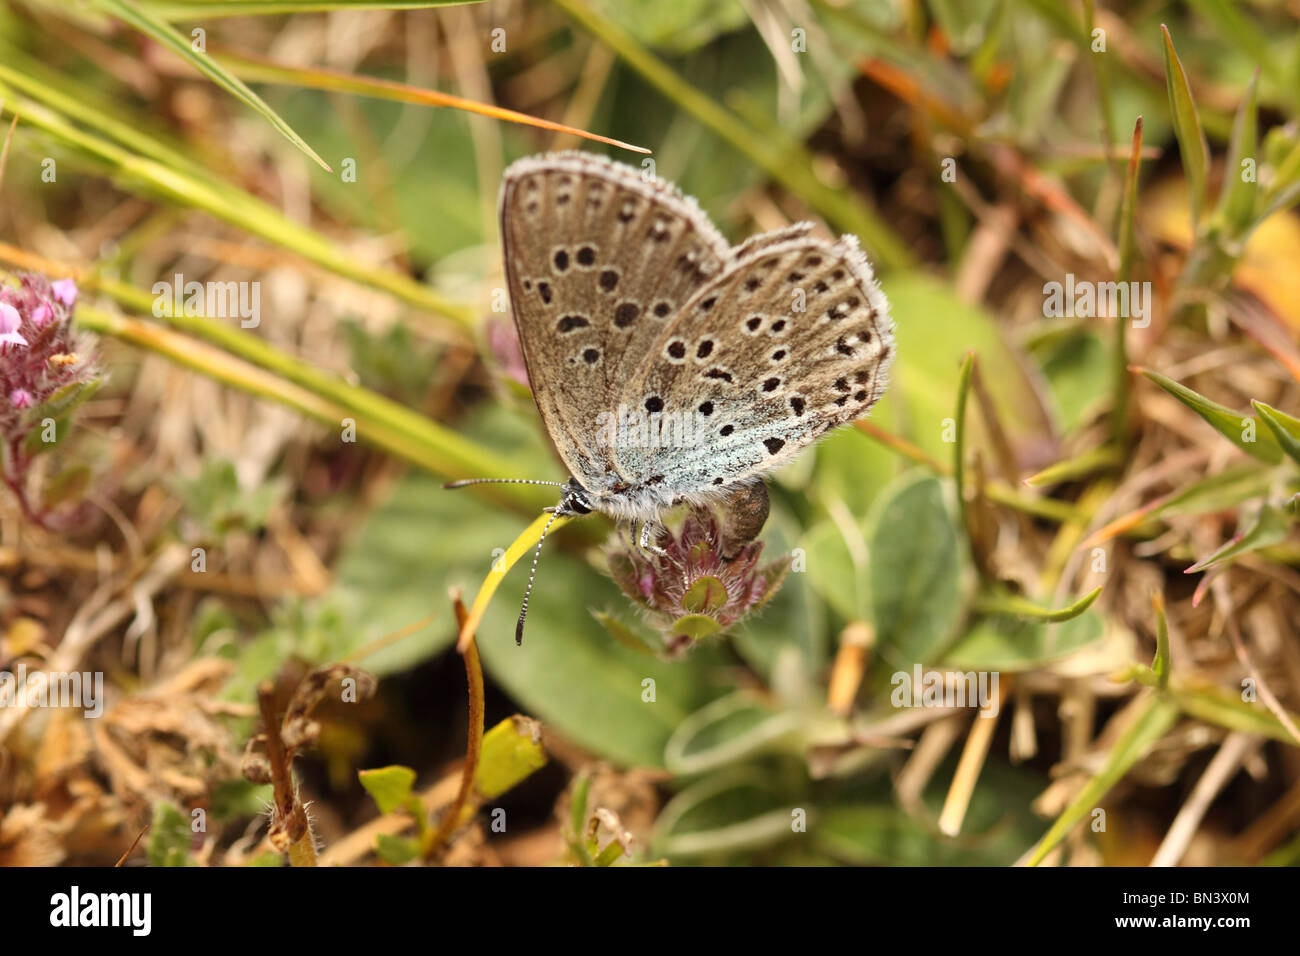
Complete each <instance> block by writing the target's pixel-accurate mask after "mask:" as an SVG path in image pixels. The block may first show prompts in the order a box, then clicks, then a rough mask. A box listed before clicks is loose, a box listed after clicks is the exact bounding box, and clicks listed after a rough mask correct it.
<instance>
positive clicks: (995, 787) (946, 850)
mask: <svg viewBox="0 0 1300 956" xmlns="http://www.w3.org/2000/svg"><path fill="white" fill-rule="evenodd" d="M955 768H956V760H955V759H950V760H948V761H945V762H944V764H942V765H940V767H939V768H938V769H937V770H936V772H935V773H934V776H933V778H932V781H933V782H932V783H931V784H930V786H928V787H927V788H926V792H925V802H924V807H925V810H926V811H928V812H927V813H922V814H909V813H908V812H907V811H905V810H903V809H901V808H900V807H898V806H896V805H895V803H894V800H893V798H892V795H891V794H890V793H888V792H877V791H879V790H881V789H883V788H881V787H879V786H877V787H875V788H873V790H872V791H868V792H864V793H862V794H860V795H858V796H857V799H855V800H853V801H852V802H849V801H847V800H844V799H843V798H840V799H839V800H837V802H836V804H834V805H831V806H827V807H825V808H822V809H819V810H818V813H817V825H816V826H815V827H810V828H809V835H810V836H811V837H812V838H813V841H814V842H815V844H816V845H817V846H818V848H819V849H821V850H822V851H823V852H825V853H828V854H830V856H831V857H833V858H834V860H835V861H837V862H841V863H849V864H853V865H857V866H1010V865H1011V864H1013V863H1014V862H1015V861H1016V858H1017V857H1018V856H1020V854H1022V853H1023V852H1024V848H1025V847H1026V846H1029V845H1031V844H1032V843H1033V841H1034V840H1036V839H1037V838H1038V837H1039V836H1041V835H1042V833H1043V830H1044V829H1045V827H1044V824H1043V823H1042V821H1041V820H1039V819H1038V818H1037V816H1036V815H1035V814H1034V812H1033V810H1032V804H1033V801H1034V799H1035V797H1037V796H1038V794H1039V793H1041V792H1042V789H1043V786H1044V785H1045V782H1046V781H1044V780H1043V778H1042V777H1041V776H1039V775H1038V774H1037V773H1033V772H1030V771H1027V770H1025V769H1022V768H1019V767H1011V766H1008V765H1006V764H1003V763H1000V762H998V761H997V760H996V759H990V760H989V762H988V763H987V765H985V766H984V767H983V768H982V769H981V772H980V775H979V781H978V782H977V783H976V785H975V790H974V792H973V793H972V794H971V798H970V806H969V809H968V810H967V812H966V817H965V820H964V821H963V825H962V834H961V836H959V837H946V836H944V835H943V834H941V833H939V832H938V828H937V827H935V826H934V824H933V823H932V822H931V821H932V820H933V819H934V818H936V817H937V816H938V815H939V812H940V808H941V807H942V805H943V801H944V798H945V796H946V794H947V790H948V787H949V781H951V780H952V775H953V773H954V772H955ZM927 816H928V817H929V819H928V820H927V819H926V817H927Z"/></svg>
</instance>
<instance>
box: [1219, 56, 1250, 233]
mask: <svg viewBox="0 0 1300 956" xmlns="http://www.w3.org/2000/svg"><path fill="white" fill-rule="evenodd" d="M1258 99H1259V71H1258V70H1257V71H1256V72H1255V75H1254V76H1253V77H1251V80H1250V86H1249V87H1248V88H1247V90H1246V97H1245V99H1243V100H1242V101H1241V106H1240V108H1239V109H1238V110H1237V116H1236V118H1235V119H1234V120H1233V123H1232V140H1231V141H1230V142H1229V144H1228V156H1227V159H1226V161H1225V162H1224V166H1223V177H1224V179H1223V186H1222V188H1221V189H1220V192H1219V205H1218V208H1217V209H1216V210H1215V215H1216V216H1217V217H1218V218H1220V219H1221V220H1222V221H1223V223H1224V225H1225V226H1226V227H1227V230H1228V235H1229V236H1231V237H1233V238H1240V239H1244V238H1245V237H1246V236H1247V235H1248V234H1249V233H1250V230H1251V228H1253V227H1254V225H1255V224H1256V221H1257V220H1256V218H1255V194H1256V192H1257V190H1258V187H1259V183H1258V182H1257V180H1258V173H1259V142H1258V132H1257V130H1256V121H1257V116H1256V112H1257V102H1258ZM1243 161H1247V162H1249V163H1250V164H1252V165H1253V166H1254V174H1253V175H1251V176H1249V177H1247V176H1245V175H1243V169H1242V162H1243Z"/></svg>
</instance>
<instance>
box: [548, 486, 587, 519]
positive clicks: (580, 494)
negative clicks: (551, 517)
mask: <svg viewBox="0 0 1300 956" xmlns="http://www.w3.org/2000/svg"><path fill="white" fill-rule="evenodd" d="M595 510H596V506H595V505H593V504H592V503H591V493H590V492H589V491H587V489H586V488H584V487H582V485H580V484H579V483H578V479H576V478H570V479H569V480H568V481H566V482H565V483H564V494H563V496H562V497H561V498H560V503H559V504H558V505H556V506H555V514H556V515H558V516H561V517H569V516H573V515H589V514H591V513H592V512H593V511H595Z"/></svg>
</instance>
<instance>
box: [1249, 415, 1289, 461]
mask: <svg viewBox="0 0 1300 956" xmlns="http://www.w3.org/2000/svg"><path fill="white" fill-rule="evenodd" d="M1250 404H1251V407H1253V408H1254V409H1255V411H1256V412H1258V413H1259V417H1260V419H1261V420H1262V421H1263V422H1264V424H1265V425H1267V426H1268V430H1269V431H1271V432H1272V433H1273V437H1274V438H1276V439H1277V443H1278V444H1279V445H1281V446H1282V450H1283V451H1284V452H1286V453H1287V455H1289V456H1290V458H1291V460H1292V461H1294V462H1296V463H1297V464H1300V419H1295V418H1292V417H1291V416H1290V415H1288V414H1287V413H1286V412H1282V411H1278V410H1277V409H1276V408H1273V407H1272V406H1271V405H1265V404H1264V403H1263V402H1256V401H1252V402H1251V403H1250Z"/></svg>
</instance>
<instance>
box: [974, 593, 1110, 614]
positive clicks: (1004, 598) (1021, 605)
mask: <svg viewBox="0 0 1300 956" xmlns="http://www.w3.org/2000/svg"><path fill="white" fill-rule="evenodd" d="M1100 594H1101V586H1100V585H1098V586H1097V587H1095V588H1093V589H1092V590H1091V591H1089V592H1088V593H1087V594H1085V595H1084V596H1083V597H1081V598H1079V600H1077V601H1075V602H1074V603H1073V604H1068V605H1066V606H1065V607H1063V608H1059V609H1057V610H1055V611H1053V610H1051V609H1050V608H1045V607H1039V606H1038V605H1037V604H1035V603H1034V602H1033V601H1030V600H1028V599H1027V598H1022V597H1019V596H1018V595H1014V594H988V595H984V596H982V597H979V598H976V599H975V610H977V611H979V612H980V613H982V614H1007V615H1010V616H1012V617H1020V618H1025V619H1026V620H1031V621H1051V622H1054V623H1059V622H1061V621H1068V620H1071V619H1072V618H1076V617H1078V616H1079V615H1080V614H1082V613H1083V612H1084V611H1086V610H1088V608H1090V607H1092V602H1093V601H1095V600H1097V596H1098V595H1100Z"/></svg>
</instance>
